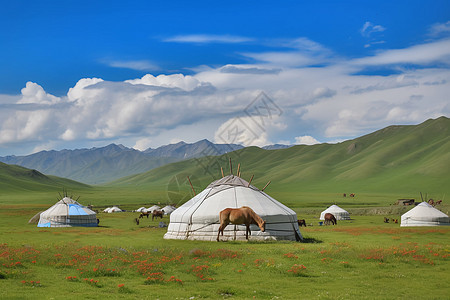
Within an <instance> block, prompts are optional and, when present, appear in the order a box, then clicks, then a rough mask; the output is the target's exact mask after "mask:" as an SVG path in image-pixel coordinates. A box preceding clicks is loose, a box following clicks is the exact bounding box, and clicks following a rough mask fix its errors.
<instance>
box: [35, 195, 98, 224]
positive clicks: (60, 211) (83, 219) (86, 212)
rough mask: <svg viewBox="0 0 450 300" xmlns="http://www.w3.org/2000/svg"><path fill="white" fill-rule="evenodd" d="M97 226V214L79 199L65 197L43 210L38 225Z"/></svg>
mask: <svg viewBox="0 0 450 300" xmlns="http://www.w3.org/2000/svg"><path fill="white" fill-rule="evenodd" d="M72 226H83V227H96V226H97V215H96V213H95V212H94V211H92V210H90V209H89V208H87V207H85V206H83V205H81V204H80V203H78V202H77V201H75V200H73V199H71V198H69V197H64V198H63V199H61V200H59V201H58V202H57V203H56V204H55V205H53V206H52V207H50V208H49V209H47V210H46V211H44V212H42V213H41V215H40V218H39V223H38V225H37V227H72Z"/></svg>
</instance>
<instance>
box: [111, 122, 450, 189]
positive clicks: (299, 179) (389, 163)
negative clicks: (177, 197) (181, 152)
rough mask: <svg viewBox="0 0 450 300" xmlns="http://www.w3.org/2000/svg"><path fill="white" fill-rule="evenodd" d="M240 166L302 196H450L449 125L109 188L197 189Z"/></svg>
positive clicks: (260, 181)
mask: <svg viewBox="0 0 450 300" xmlns="http://www.w3.org/2000/svg"><path fill="white" fill-rule="evenodd" d="M229 158H231V159H232V161H233V165H234V173H235V172H236V168H237V164H238V163H241V165H242V168H241V171H242V177H243V178H245V179H247V180H249V179H250V177H251V176H252V175H253V174H254V176H255V177H254V180H253V181H252V183H253V184H255V185H256V186H258V187H260V188H262V187H263V186H264V185H265V184H266V183H267V182H268V181H269V180H271V181H272V183H271V185H270V188H268V190H270V191H271V193H272V192H274V193H276V194H283V193H288V194H289V195H296V194H300V193H301V194H307V193H333V194H340V195H341V194H342V193H372V194H373V193H378V194H383V193H391V194H392V193H393V194H396V195H403V196H405V197H411V196H418V195H419V192H424V193H425V192H426V193H429V194H432V195H434V197H443V196H444V195H445V194H447V195H448V194H449V193H450V187H449V185H448V182H450V168H448V166H450V119H448V118H446V117H440V118H438V119H435V120H428V121H426V122H424V123H422V124H419V125H411V126H390V127H387V128H384V129H381V130H379V131H376V132H374V133H371V134H368V135H365V136H362V137H360V138H357V139H354V140H349V141H345V142H343V143H339V144H319V145H313V146H304V145H299V146H295V147H291V148H288V149H280V150H270V151H268V150H263V149H259V148H257V147H248V148H245V149H241V150H238V151H235V152H232V153H228V154H226V155H222V156H218V157H205V158H200V159H192V160H188V161H183V162H178V163H173V164H169V165H166V166H163V167H160V168H157V169H154V170H152V171H150V172H147V173H143V174H138V175H134V176H129V177H126V178H122V179H121V180H118V181H115V182H113V183H111V184H110V186H115V187H127V186H129V187H131V186H132V187H133V188H135V189H139V188H144V187H145V189H150V190H161V189H162V188H164V187H166V188H167V189H169V190H170V186H171V184H172V183H173V182H174V180H175V181H176V182H177V184H178V186H177V187H176V188H178V189H179V190H180V191H185V192H189V190H190V187H189V185H188V184H186V181H185V178H186V176H190V178H191V179H192V180H191V181H192V182H193V184H194V186H196V190H197V191H199V190H201V189H203V188H204V187H205V186H206V185H207V184H208V183H210V182H211V181H212V180H214V179H218V178H219V177H221V175H220V174H221V173H220V166H222V167H223V168H224V170H225V172H226V173H229V163H228V159H229Z"/></svg>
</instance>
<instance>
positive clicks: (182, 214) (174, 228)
mask: <svg viewBox="0 0 450 300" xmlns="http://www.w3.org/2000/svg"><path fill="white" fill-rule="evenodd" d="M242 206H248V207H250V208H252V209H253V210H254V211H255V213H257V214H258V215H259V216H260V217H261V218H262V219H263V220H264V221H266V227H265V229H266V230H265V232H262V231H261V230H260V229H259V227H258V226H257V225H251V226H250V230H251V235H250V236H249V239H250V240H294V241H295V240H297V241H300V240H302V239H303V238H302V235H301V233H300V231H299V228H298V223H297V215H296V213H295V212H294V211H293V210H292V209H290V208H289V207H287V206H285V205H283V204H281V203H280V202H278V201H277V200H275V199H274V198H272V197H270V196H269V195H267V194H266V193H264V192H263V191H260V190H259V189H258V188H256V187H255V186H253V185H250V184H249V183H248V182H247V181H245V180H244V179H242V178H240V177H238V176H234V175H228V176H225V177H223V178H221V179H219V180H216V181H214V182H212V183H211V184H210V185H209V186H208V187H206V189H204V190H203V191H202V192H201V193H199V194H198V195H196V196H195V197H193V198H192V199H190V200H189V201H188V202H186V203H185V204H183V205H182V206H180V207H178V208H177V209H176V210H175V211H173V212H172V214H171V215H170V223H169V226H168V228H167V233H166V234H165V235H164V238H165V239H187V240H207V241H215V240H216V239H217V233H218V230H219V226H220V224H219V213H220V211H222V210H223V209H225V208H228V207H230V208H239V207H242ZM245 232H246V227H245V225H233V224H229V225H228V226H227V227H226V228H225V230H224V235H223V236H222V235H221V236H220V240H245Z"/></svg>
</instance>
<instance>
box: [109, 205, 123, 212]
mask: <svg viewBox="0 0 450 300" xmlns="http://www.w3.org/2000/svg"><path fill="white" fill-rule="evenodd" d="M115 212H122V210H121V209H120V208H118V207H117V206H113V207H111V208H110V209H108V211H107V213H115Z"/></svg>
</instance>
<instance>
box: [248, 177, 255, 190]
mask: <svg viewBox="0 0 450 300" xmlns="http://www.w3.org/2000/svg"><path fill="white" fill-rule="evenodd" d="M253 176H255V175H252V178H250V181H249V182H248V185H247V187H249V186H250V183H252V180H253Z"/></svg>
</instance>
